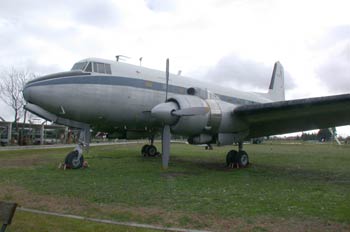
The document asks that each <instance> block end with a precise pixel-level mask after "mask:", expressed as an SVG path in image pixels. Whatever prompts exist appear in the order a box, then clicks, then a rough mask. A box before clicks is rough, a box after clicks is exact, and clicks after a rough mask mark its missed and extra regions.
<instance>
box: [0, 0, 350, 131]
mask: <svg viewBox="0 0 350 232" xmlns="http://www.w3.org/2000/svg"><path fill="white" fill-rule="evenodd" d="M349 9H350V2H349V1H348V0H344V1H342V0H329V1H322V0H315V1H314V0H308V1H304V0H302V1H299V0H291V1H283V0H200V1H199V0H197V1H195V0H177V1H175V0H146V1H145V0H128V1H122V0H99V1H88V0H75V1H71V0H61V1H57V0H45V1H38V0H31V1H26V0H11V1H6V0H1V1H0V68H2V69H4V68H5V69H6V68H8V67H10V66H14V67H21V68H25V69H27V70H29V71H32V72H35V73H41V74H46V73H52V72H58V71H64V70H69V69H70V68H71V66H72V65H73V63H75V62H76V61H78V60H80V59H83V58H87V57H100V58H105V59H114V57H115V55H117V54H123V55H127V56H129V57H131V59H130V60H128V62H130V63H135V64H137V63H138V58H139V57H143V63H142V64H143V66H147V67H151V68H157V69H164V66H165V65H164V64H165V59H166V58H167V57H169V58H170V59H171V60H170V65H171V71H172V72H174V73H177V71H178V70H182V73H183V75H186V76H190V77H194V78H197V79H204V80H208V81H213V82H215V83H219V84H222V85H226V86H227V85H230V86H232V87H233V88H238V89H243V90H253V91H266V90H267V88H268V85H269V81H270V77H271V73H272V68H273V65H274V62H275V61H277V60H279V61H280V62H281V63H282V64H283V66H284V69H285V71H286V87H287V92H286V96H287V98H288V99H294V98H303V97H313V96H321V95H331V94H338V93H347V92H350V13H349ZM0 107H1V108H0V109H1V111H0V116H3V117H5V118H6V119H11V118H12V117H11V113H10V112H9V111H8V108H7V107H6V106H5V105H4V104H3V103H0ZM344 130H345V129H344ZM344 133H345V132H344ZM349 134H350V131H349Z"/></svg>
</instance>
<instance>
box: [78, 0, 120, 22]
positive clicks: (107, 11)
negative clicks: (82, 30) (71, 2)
mask: <svg viewBox="0 0 350 232" xmlns="http://www.w3.org/2000/svg"><path fill="white" fill-rule="evenodd" d="M74 18H75V19H76V20H78V21H79V22H80V23H84V24H87V25H90V26H95V27H103V28H105V27H108V26H113V25H116V24H117V23H118V21H119V19H120V18H119V11H118V8H117V7H116V6H115V5H114V4H113V3H112V2H111V1H96V2H95V1H94V2H92V3H90V4H82V6H81V7H79V8H77V10H76V12H74Z"/></svg>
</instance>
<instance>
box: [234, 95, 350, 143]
mask: <svg viewBox="0 0 350 232" xmlns="http://www.w3.org/2000/svg"><path fill="white" fill-rule="evenodd" d="M233 116H235V117H237V118H239V119H240V120H242V121H243V122H244V123H246V125H247V126H248V128H249V136H248V137H249V138H256V137H262V136H268V135H276V134H284V133H291V132H297V131H303V130H312V129H319V128H328V127H334V126H342V125H348V124H350V94H343V95H335V96H329V97H317V98H307V99H298V100H291V101H279V102H272V103H263V104H253V105H243V106H239V107H237V108H235V109H234V110H233Z"/></svg>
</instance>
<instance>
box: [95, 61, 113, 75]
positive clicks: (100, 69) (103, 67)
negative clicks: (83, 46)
mask: <svg viewBox="0 0 350 232" xmlns="http://www.w3.org/2000/svg"><path fill="white" fill-rule="evenodd" d="M93 67H94V72H97V73H106V74H112V71H111V65H110V64H105V63H100V62H93Z"/></svg>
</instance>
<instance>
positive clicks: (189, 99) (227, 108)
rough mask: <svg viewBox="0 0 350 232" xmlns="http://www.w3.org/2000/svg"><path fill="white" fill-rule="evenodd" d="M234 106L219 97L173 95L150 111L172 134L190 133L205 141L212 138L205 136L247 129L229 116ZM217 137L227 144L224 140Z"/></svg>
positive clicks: (200, 140) (195, 137) (197, 142)
mask: <svg viewBox="0 0 350 232" xmlns="http://www.w3.org/2000/svg"><path fill="white" fill-rule="evenodd" d="M235 107H236V106H235V105H233V104H230V103H227V102H223V101H221V100H219V99H202V98H200V97H198V96H193V95H175V96H173V97H172V98H170V99H168V100H167V102H165V103H161V104H159V105H156V106H155V107H154V108H153V109H152V110H151V114H152V116H153V117H154V118H155V119H157V121H158V122H159V123H161V124H163V125H169V126H170V128H171V132H172V133H174V134H180V135H185V136H189V137H190V138H191V141H192V142H193V143H195V144H204V143H209V142H211V141H213V139H212V138H209V137H208V136H204V135H210V136H213V137H215V138H216V137H217V136H216V135H218V134H220V133H221V134H222V133H226V134H234V133H236V132H240V131H244V130H246V129H247V128H245V124H244V122H240V120H239V119H236V118H234V117H232V111H233V109H234V108H235ZM219 137H220V136H219ZM221 137H222V136H221ZM221 137H220V138H221ZM224 137H225V138H226V137H227V136H224ZM218 140H220V141H219V142H222V143H226V142H224V141H223V139H218ZM191 141H190V142H191Z"/></svg>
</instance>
